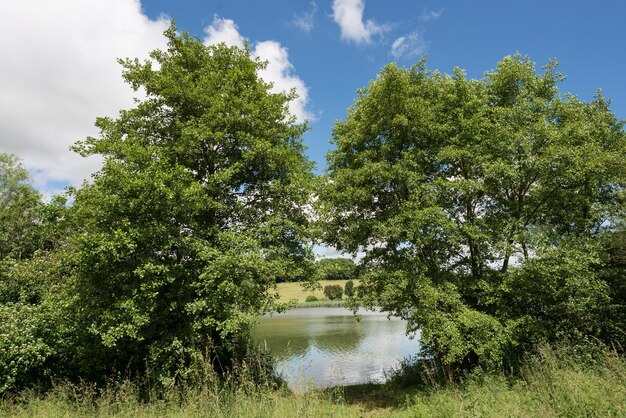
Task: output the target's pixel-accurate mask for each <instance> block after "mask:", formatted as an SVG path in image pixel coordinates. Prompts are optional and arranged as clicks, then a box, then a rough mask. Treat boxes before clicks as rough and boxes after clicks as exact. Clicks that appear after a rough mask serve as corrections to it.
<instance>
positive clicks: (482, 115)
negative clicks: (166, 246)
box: [319, 55, 626, 372]
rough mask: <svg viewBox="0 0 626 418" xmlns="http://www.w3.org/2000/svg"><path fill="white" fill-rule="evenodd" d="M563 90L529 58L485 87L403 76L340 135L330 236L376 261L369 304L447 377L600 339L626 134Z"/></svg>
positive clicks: (382, 86) (324, 192)
mask: <svg viewBox="0 0 626 418" xmlns="http://www.w3.org/2000/svg"><path fill="white" fill-rule="evenodd" d="M562 78H563V76H562V75H561V74H560V73H558V72H557V71H556V63H554V62H551V63H549V64H548V65H546V66H545V67H544V71H543V72H542V73H538V72H537V70H536V68H535V65H534V63H532V62H531V61H530V60H529V59H528V58H525V57H522V56H520V55H515V56H509V57H506V58H504V59H503V60H502V61H501V62H499V63H498V64H497V66H496V69H495V70H494V71H491V72H487V73H486V74H485V75H484V77H483V78H481V79H468V78H467V77H466V75H465V73H464V72H463V71H462V70H460V69H456V70H455V71H454V73H453V74H451V75H444V74H440V73H438V72H429V71H427V70H426V69H425V65H424V62H423V61H422V62H419V63H418V64H417V65H415V66H414V67H413V68H411V69H403V68H399V67H397V66H396V65H394V64H391V65H388V66H386V67H385V68H384V69H383V70H382V71H381V73H380V74H379V75H378V77H377V78H376V79H375V80H374V81H372V82H371V84H370V85H369V86H368V87H366V88H364V89H362V90H360V91H359V94H358V97H357V99H356V101H355V103H354V105H353V106H352V107H351V108H350V109H349V110H348V114H347V118H346V120H345V121H341V122H338V123H337V124H336V125H335V129H334V134H333V142H334V144H335V145H336V149H335V150H334V151H331V152H330V153H329V155H328V175H327V177H326V180H325V181H324V182H323V185H322V186H321V189H320V192H319V193H320V199H319V210H320V213H321V218H322V222H323V227H322V228H320V229H321V230H322V231H324V239H325V240H326V241H327V242H328V243H330V244H333V245H335V246H336V247H337V248H338V249H340V250H343V251H348V252H352V253H355V254H356V253H357V252H359V251H363V252H364V253H365V256H364V258H363V260H362V262H361V264H362V267H363V268H364V269H365V271H366V273H365V274H364V275H363V276H362V281H361V286H360V287H359V289H360V298H361V302H362V303H363V304H365V305H366V306H377V305H378V306H381V307H382V308H383V309H385V310H387V311H389V312H390V313H392V314H395V315H398V316H401V317H402V318H405V319H407V321H408V330H409V331H417V330H421V333H422V334H421V335H422V344H423V346H424V347H425V348H426V349H427V350H429V351H430V352H431V353H433V354H434V355H435V357H436V358H438V359H439V360H440V361H441V362H442V363H444V364H446V365H448V367H446V369H447V370H448V372H452V370H453V367H450V366H457V367H464V365H465V366H471V365H475V364H484V365H490V366H496V365H501V364H502V360H503V356H502V354H503V353H504V352H510V351H511V350H513V351H515V350H517V351H516V352H517V353H519V352H520V350H521V348H520V347H524V346H526V347H528V346H529V345H531V344H534V343H537V342H538V341H539V340H548V341H550V340H552V341H554V340H555V339H561V338H566V337H568V338H569V337H572V338H573V337H577V338H578V337H581V336H582V337H585V336H589V335H593V336H595V335H599V331H598V328H600V327H601V326H602V320H603V311H602V306H603V304H605V303H606V302H607V297H609V292H608V291H607V287H606V284H605V283H603V281H602V280H600V279H599V278H598V277H597V275H596V274H595V271H596V267H597V265H598V264H599V263H600V258H599V257H598V256H597V246H596V245H594V237H595V236H596V235H597V234H598V233H599V232H600V231H601V230H603V229H606V228H609V227H610V226H611V223H612V219H614V217H615V216H616V214H618V212H619V210H620V206H619V192H620V190H623V187H624V184H625V173H626V165H625V152H626V137H625V134H624V130H623V122H621V121H618V120H617V119H616V118H615V116H614V115H613V113H612V112H611V111H610V109H609V102H608V101H607V100H606V99H604V98H603V97H602V96H601V95H600V94H598V95H597V96H596V98H595V99H594V100H593V101H591V102H583V101H581V100H579V99H577V98H576V97H575V96H571V95H563V94H560V93H559V91H558V88H557V84H558V82H559V81H561V80H562ZM521 351H523V350H521Z"/></svg>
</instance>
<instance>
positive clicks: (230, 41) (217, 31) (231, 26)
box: [204, 16, 245, 48]
mask: <svg viewBox="0 0 626 418" xmlns="http://www.w3.org/2000/svg"><path fill="white" fill-rule="evenodd" d="M204 33H205V34H206V37H205V38H204V43H205V44H206V45H212V44H217V43H220V42H224V43H225V44H226V45H229V46H238V47H239V48H243V45H244V41H245V39H244V37H243V36H241V34H240V33H239V28H238V27H237V25H236V24H235V22H234V21H233V20H231V19H222V18H220V17H219V16H214V18H213V23H211V24H210V25H209V26H207V27H206V28H205V29H204Z"/></svg>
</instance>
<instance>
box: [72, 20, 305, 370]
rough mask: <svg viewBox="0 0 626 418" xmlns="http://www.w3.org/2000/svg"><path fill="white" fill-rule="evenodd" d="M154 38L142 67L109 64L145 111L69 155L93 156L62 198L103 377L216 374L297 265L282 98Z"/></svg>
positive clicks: (295, 137) (301, 179)
mask: <svg viewBox="0 0 626 418" xmlns="http://www.w3.org/2000/svg"><path fill="white" fill-rule="evenodd" d="M165 36H166V37H167V40H168V47H167V49H166V50H156V51H154V52H152V53H151V55H150V56H151V60H150V61H146V62H140V61H138V60H130V59H126V60H121V61H120V62H121V64H122V65H123V67H124V73H123V77H124V79H125V80H126V81H127V82H128V83H129V84H130V85H131V86H132V87H133V88H134V89H135V90H136V91H142V92H143V93H145V98H143V99H139V100H137V104H136V106H135V107H134V108H132V109H128V110H122V111H121V112H120V114H119V116H118V117H117V118H115V119H113V118H99V119H98V120H97V122H96V125H97V127H98V128H99V129H100V135H99V136H98V137H92V138H87V139H86V140H84V141H82V142H80V143H78V144H77V145H76V146H75V149H76V150H77V151H79V152H80V153H81V154H83V155H89V154H100V155H102V156H104V165H103V167H102V169H101V171H99V172H98V173H97V174H96V175H95V176H94V179H93V183H92V184H89V185H84V187H82V188H81V189H79V190H78V191H77V192H76V194H75V203H74V211H75V214H74V216H75V217H76V219H78V220H79V222H78V223H79V224H80V225H81V226H80V230H79V233H78V234H77V236H76V240H75V243H76V246H77V251H76V253H75V256H74V260H73V262H74V265H75V269H74V272H73V274H74V281H75V292H76V295H77V302H76V312H77V317H78V318H79V320H80V321H82V323H83V324H85V326H86V327H87V329H88V330H89V332H90V333H91V335H92V336H93V339H94V341H93V342H92V344H93V351H96V352H98V353H106V356H105V357H104V360H102V365H101V366H102V367H103V368H104V370H105V371H106V370H109V369H110V367H111V366H110V365H111V364H117V365H119V366H120V367H125V368H130V369H131V370H132V369H137V368H142V367H146V365H149V366H150V367H153V368H154V369H156V370H157V371H158V372H163V373H164V375H165V374H169V373H170V372H172V371H176V370H178V371H180V370H182V368H184V367H182V368H181V365H183V366H184V365H189V364H190V363H191V362H193V361H196V360H200V358H201V357H202V358H204V359H205V360H210V361H214V362H215V364H216V365H219V366H220V367H224V368H228V367H229V366H228V365H229V362H230V361H231V360H232V359H233V358H236V357H237V356H238V353H239V351H240V349H241V346H242V339H243V338H244V337H245V336H246V332H247V330H248V328H249V327H250V326H251V325H252V324H253V321H254V319H255V318H256V317H257V315H259V314H260V313H263V312H265V311H266V310H270V309H272V308H274V305H273V302H274V300H275V296H276V295H275V291H274V290H273V289H274V281H275V279H276V278H277V277H281V278H284V277H287V276H289V275H293V274H298V269H299V268H300V267H299V266H300V265H301V264H302V263H300V262H301V261H304V260H307V259H308V257H309V253H310V249H309V247H308V244H307V242H306V235H305V232H306V231H305V229H306V224H307V218H306V216H305V213H304V212H303V207H304V204H305V203H306V201H307V199H308V198H309V193H310V192H309V183H310V180H311V163H310V162H309V161H308V160H307V159H306V158H305V157H304V155H303V150H304V147H303V145H302V139H301V136H302V133H303V132H304V131H305V130H306V129H307V127H306V125H305V124H298V123H296V122H295V117H293V116H291V115H290V114H289V113H288V107H287V105H288V103H289V101H290V100H291V99H293V98H294V93H279V94H275V93H271V92H270V87H271V86H270V85H269V84H267V83H265V82H264V81H263V80H261V79H260V78H259V76H258V71H259V70H260V69H261V68H263V67H264V65H265V63H263V62H260V61H259V60H258V59H252V58H251V57H250V51H249V50H248V49H247V47H246V48H244V49H240V48H237V47H227V46H226V45H224V44H218V45H212V46H205V45H203V44H202V42H201V41H200V40H199V39H197V38H191V37H190V36H189V35H188V34H187V33H184V32H183V33H182V34H181V35H178V34H177V33H176V29H175V27H174V26H173V25H172V27H170V28H169V29H168V30H167V31H166V33H165ZM99 355H100V356H102V354H99ZM107 356H108V357H107ZM92 367H93V365H92Z"/></svg>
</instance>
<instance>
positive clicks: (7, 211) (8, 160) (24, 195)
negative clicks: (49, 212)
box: [0, 153, 43, 261]
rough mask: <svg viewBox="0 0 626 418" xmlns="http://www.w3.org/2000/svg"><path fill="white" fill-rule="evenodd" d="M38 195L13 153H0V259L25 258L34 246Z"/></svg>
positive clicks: (26, 172)
mask: <svg viewBox="0 0 626 418" xmlns="http://www.w3.org/2000/svg"><path fill="white" fill-rule="evenodd" d="M42 208H43V203H42V201H41V195H40V194H39V193H38V192H37V191H36V190H35V189H34V188H33V187H32V186H31V185H30V182H29V175H28V171H27V170H26V169H25V168H24V167H23V166H22V164H21V163H20V162H19V160H18V158H17V157H15V156H14V155H10V154H5V153H0V261H1V260H4V259H6V258H12V259H23V258H27V257H29V256H30V255H32V253H33V252H34V251H35V249H36V248H37V246H38V226H39V225H40V224H41V212H42Z"/></svg>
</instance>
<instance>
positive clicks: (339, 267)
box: [316, 258, 356, 280]
mask: <svg viewBox="0 0 626 418" xmlns="http://www.w3.org/2000/svg"><path fill="white" fill-rule="evenodd" d="M316 264H317V265H316V279H317V280H351V279H355V278H356V265H355V264H354V261H352V260H351V259H349V258H322V259H321V260H319V261H318V262H317V263H316Z"/></svg>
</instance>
